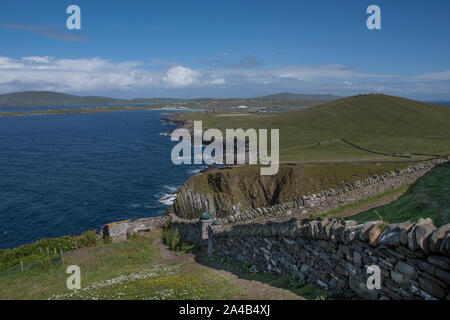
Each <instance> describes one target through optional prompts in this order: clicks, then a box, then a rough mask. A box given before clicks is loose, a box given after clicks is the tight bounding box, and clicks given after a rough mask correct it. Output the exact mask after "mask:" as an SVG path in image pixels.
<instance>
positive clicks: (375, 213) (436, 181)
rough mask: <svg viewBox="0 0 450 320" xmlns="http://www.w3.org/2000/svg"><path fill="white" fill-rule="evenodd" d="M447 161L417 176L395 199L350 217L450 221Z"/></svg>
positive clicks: (437, 223) (437, 222) (397, 220)
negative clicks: (421, 175)
mask: <svg viewBox="0 0 450 320" xmlns="http://www.w3.org/2000/svg"><path fill="white" fill-rule="evenodd" d="M449 194H450V163H448V162H446V163H443V164H441V165H439V166H437V167H435V168H434V169H432V170H431V171H430V172H428V173H427V174H426V175H424V176H423V177H421V178H419V179H418V180H417V181H416V182H415V183H413V184H412V185H411V187H410V188H409V189H408V190H407V191H406V192H405V193H404V194H403V195H402V196H400V197H399V198H398V199H397V200H395V201H393V202H391V203H389V204H386V205H384V206H382V207H378V208H374V209H371V210H368V211H366V212H362V213H359V214H357V215H355V216H353V217H351V219H352V220H357V221H370V220H378V219H379V216H381V217H382V219H383V220H385V221H387V222H389V223H396V222H403V221H406V220H411V221H417V220H418V219H419V218H431V219H433V221H434V223H435V225H436V226H441V225H444V224H447V223H449V222H450V197H449Z"/></svg>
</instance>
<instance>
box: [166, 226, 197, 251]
mask: <svg viewBox="0 0 450 320" xmlns="http://www.w3.org/2000/svg"><path fill="white" fill-rule="evenodd" d="M161 239H162V240H163V243H164V244H165V245H166V246H168V247H169V248H170V250H172V251H175V252H177V253H189V252H192V251H193V250H194V249H196V248H195V246H194V245H193V244H190V243H187V242H185V241H183V240H181V237H180V234H179V233H178V230H177V229H174V228H170V227H169V228H164V229H163V230H162V234H161Z"/></svg>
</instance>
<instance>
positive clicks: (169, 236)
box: [162, 228, 180, 251]
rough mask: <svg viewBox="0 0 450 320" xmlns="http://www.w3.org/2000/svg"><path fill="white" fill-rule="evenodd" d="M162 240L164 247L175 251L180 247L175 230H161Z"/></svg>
mask: <svg viewBox="0 0 450 320" xmlns="http://www.w3.org/2000/svg"><path fill="white" fill-rule="evenodd" d="M162 240H163V242H164V244H165V245H166V246H168V247H169V248H170V249H171V250H173V251H175V250H176V249H177V248H178V247H179V245H180V234H179V233H178V230H177V229H172V228H167V229H164V230H163V233H162Z"/></svg>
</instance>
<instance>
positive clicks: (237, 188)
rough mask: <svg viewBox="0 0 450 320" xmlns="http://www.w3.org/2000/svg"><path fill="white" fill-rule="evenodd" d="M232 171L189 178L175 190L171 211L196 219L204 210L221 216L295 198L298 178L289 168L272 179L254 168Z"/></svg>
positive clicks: (215, 171) (297, 190) (281, 170)
mask: <svg viewBox="0 0 450 320" xmlns="http://www.w3.org/2000/svg"><path fill="white" fill-rule="evenodd" d="M233 171H234V170H233V169H225V170H214V171H210V172H206V173H203V174H201V175H197V176H194V177H191V178H190V179H189V180H188V181H187V183H186V184H185V185H184V186H183V187H181V189H180V190H179V192H178V195H177V198H176V200H175V201H174V204H173V212H174V213H175V214H177V215H178V216H179V217H182V218H197V217H200V216H201V214H202V213H203V212H204V211H209V212H210V213H211V214H213V215H214V216H217V217H223V216H226V215H227V214H229V213H231V212H234V211H236V210H242V209H250V208H258V207H265V206H270V205H273V204H275V203H278V202H280V201H288V200H292V199H293V198H294V197H295V196H299V192H300V190H299V188H298V186H299V184H298V183H296V182H298V179H299V177H298V176H296V175H295V172H294V171H295V170H293V169H292V168H282V169H280V171H279V173H278V174H277V175H275V176H261V175H260V174H259V168H258V167H249V168H239V170H238V171H239V173H238V172H233Z"/></svg>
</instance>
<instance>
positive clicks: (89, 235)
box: [75, 230, 97, 248]
mask: <svg viewBox="0 0 450 320" xmlns="http://www.w3.org/2000/svg"><path fill="white" fill-rule="evenodd" d="M75 241H76V243H77V246H78V248H85V247H93V246H95V245H96V244H97V231H96V230H90V231H88V232H85V233H83V234H81V235H80V236H78V237H76V238H75Z"/></svg>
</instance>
